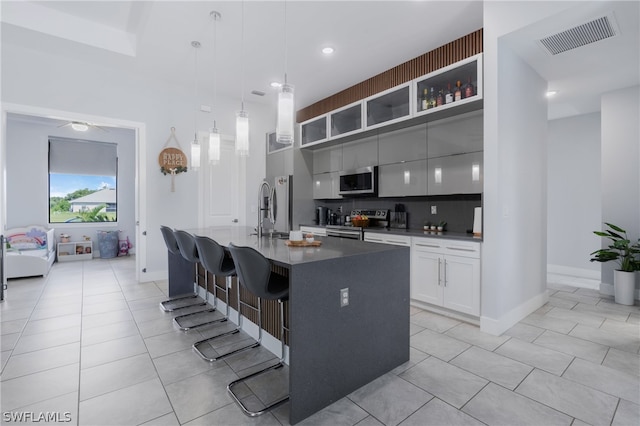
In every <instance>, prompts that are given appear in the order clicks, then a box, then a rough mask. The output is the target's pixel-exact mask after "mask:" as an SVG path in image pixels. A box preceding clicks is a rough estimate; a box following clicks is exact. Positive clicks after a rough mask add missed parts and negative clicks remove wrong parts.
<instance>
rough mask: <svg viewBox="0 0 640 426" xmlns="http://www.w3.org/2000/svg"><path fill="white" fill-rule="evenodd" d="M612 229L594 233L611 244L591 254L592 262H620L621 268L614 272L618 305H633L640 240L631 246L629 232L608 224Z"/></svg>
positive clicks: (638, 265)
mask: <svg viewBox="0 0 640 426" xmlns="http://www.w3.org/2000/svg"><path fill="white" fill-rule="evenodd" d="M605 225H607V226H608V227H609V228H610V229H608V230H606V232H602V231H593V233H594V234H596V235H598V236H600V237H604V238H608V239H610V240H611V244H610V245H609V246H608V247H607V248H601V249H599V250H596V251H594V252H593V253H591V255H592V256H593V257H592V258H591V262H609V261H616V262H618V265H619V267H618V268H616V269H615V270H614V271H613V289H614V294H615V301H616V303H620V304H622V305H633V299H634V297H633V296H634V292H635V287H636V286H635V281H636V280H635V271H637V270H640V260H638V254H640V240H638V242H637V243H635V244H631V240H629V238H628V237H627V231H625V230H624V229H622V228H620V227H619V226H616V225H613V224H611V223H606V222H605Z"/></svg>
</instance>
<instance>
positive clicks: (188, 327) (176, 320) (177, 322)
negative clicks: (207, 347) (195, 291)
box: [173, 263, 227, 331]
mask: <svg viewBox="0 0 640 426" xmlns="http://www.w3.org/2000/svg"><path fill="white" fill-rule="evenodd" d="M197 275H198V264H197V263H196V276H197ZM204 283H205V284H204V286H205V293H206V296H205V297H206V300H207V301H208V300H209V277H208V274H207V272H206V270H205V273H204ZM196 285H197V284H196ZM214 291H215V290H214ZM204 304H205V305H206V304H207V302H205V303H204ZM215 311H216V308H215V307H214V308H212V309H204V310H202V311H197V312H192V313H189V314H185V315H179V316H177V317H175V318H173V323H174V324H175V325H177V326H178V328H179V329H180V330H182V331H188V330H192V329H194V328H197V327H202V326H204V325H209V324H215V323H218V322H224V321H226V320H227V317H223V318H218V319H216V320H212V321H206V322H203V323H198V324H192V325H184V324H183V323H182V322H181V320H183V319H185V318H190V317H193V316H195V315H200V314H203V313H211V312H215Z"/></svg>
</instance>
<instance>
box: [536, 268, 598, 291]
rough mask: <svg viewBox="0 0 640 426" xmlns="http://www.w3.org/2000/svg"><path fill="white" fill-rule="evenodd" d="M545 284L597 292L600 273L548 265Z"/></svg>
mask: <svg viewBox="0 0 640 426" xmlns="http://www.w3.org/2000/svg"><path fill="white" fill-rule="evenodd" d="M547 282H552V283H556V284H565V285H570V286H573V287H581V288H590V289H592V290H598V289H599V287H600V271H594V270H591V269H584V268H573V267H570V266H562V265H550V264H548V265H547Z"/></svg>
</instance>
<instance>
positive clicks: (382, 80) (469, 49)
mask: <svg viewBox="0 0 640 426" xmlns="http://www.w3.org/2000/svg"><path fill="white" fill-rule="evenodd" d="M482 50H483V48H482V29H479V30H477V31H475V32H473V33H471V34H467V35H466V36H464V37H461V38H459V39H457V40H454V41H452V42H450V43H447V44H445V45H444V46H440V47H438V48H437V49H434V50H432V51H430V52H427V53H425V54H423V55H421V56H418V57H417V58H414V59H411V60H409V61H407V62H405V63H403V64H400V65H398V66H396V67H394V68H391V69H390V70H387V71H384V72H382V73H380V74H378V75H376V76H373V77H371V78H370V79H368V80H365V81H363V82H360V83H358V84H356V85H354V86H351V87H349V88H347V89H345V90H342V91H340V92H338V93H336V94H334V95H331V96H329V97H328V98H325V99H322V100H321V101H318V102H316V103H315V104H311V105H309V106H307V107H305V108H302V109H300V110H298V112H297V114H296V120H297V121H298V123H302V122H303V121H307V120H309V119H311V118H314V117H317V116H319V115H322V114H325V113H327V112H329V111H333V110H334V109H337V108H340V107H343V106H345V105H348V104H350V103H352V102H356V101H359V100H362V99H364V98H366V97H369V96H372V95H375V94H376V93H380V92H383V91H385V90H387V89H390V88H392V87H395V86H397V85H399V84H402V83H406V82H408V81H411V80H413V79H414V78H417V77H420V76H421V75H425V74H428V73H430V72H433V71H436V70H438V69H440V68H443V67H446V66H448V65H451V64H454V63H456V62H458V61H461V60H463V59H465V58H468V57H470V56H473V55H477V54H478V53H482Z"/></svg>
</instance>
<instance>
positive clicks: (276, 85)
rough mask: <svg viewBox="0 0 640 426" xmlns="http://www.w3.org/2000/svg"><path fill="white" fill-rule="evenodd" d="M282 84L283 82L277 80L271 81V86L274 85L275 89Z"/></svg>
mask: <svg viewBox="0 0 640 426" xmlns="http://www.w3.org/2000/svg"><path fill="white" fill-rule="evenodd" d="M281 86H282V83H278V82H277V81H272V82H271V87H273V88H274V89H277V88H279V87H281Z"/></svg>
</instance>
